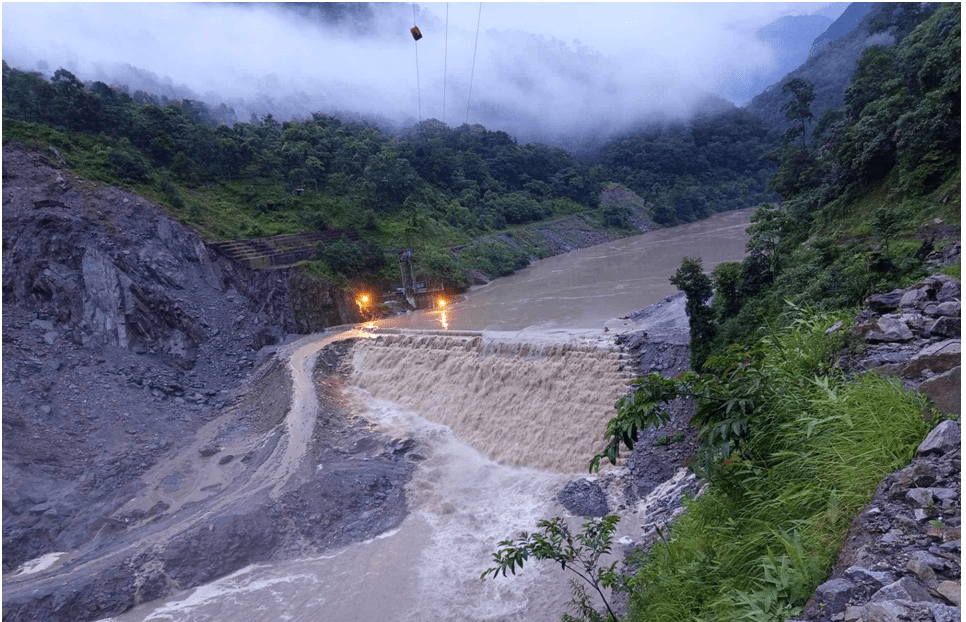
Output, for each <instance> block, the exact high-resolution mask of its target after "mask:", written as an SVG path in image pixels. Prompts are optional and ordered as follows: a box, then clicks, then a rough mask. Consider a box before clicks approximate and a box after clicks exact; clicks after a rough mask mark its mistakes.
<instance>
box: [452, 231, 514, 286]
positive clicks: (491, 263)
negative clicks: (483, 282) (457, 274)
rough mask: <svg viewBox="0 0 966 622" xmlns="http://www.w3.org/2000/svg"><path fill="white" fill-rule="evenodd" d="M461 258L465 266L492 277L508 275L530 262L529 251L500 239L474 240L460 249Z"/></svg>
mask: <svg viewBox="0 0 966 622" xmlns="http://www.w3.org/2000/svg"><path fill="white" fill-rule="evenodd" d="M459 259H460V263H461V264H462V265H463V266H464V267H465V268H468V269H470V268H471V269H475V270H479V271H480V272H483V273H484V274H487V275H489V276H491V277H497V276H506V275H508V274H511V273H513V272H514V271H515V270H519V269H521V268H526V267H527V265H529V263H530V258H529V256H528V255H527V253H525V252H524V251H521V250H517V249H514V248H512V247H511V246H510V245H508V244H506V243H504V242H501V241H499V240H480V241H478V242H474V243H473V244H471V245H470V246H468V247H466V248H464V249H463V250H462V251H460V254H459Z"/></svg>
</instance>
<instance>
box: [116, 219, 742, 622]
mask: <svg viewBox="0 0 966 622" xmlns="http://www.w3.org/2000/svg"><path fill="white" fill-rule="evenodd" d="M750 213H751V211H750V210H744V211H741V212H733V213H729V214H722V215H718V216H715V217H713V218H711V219H708V220H706V221H702V222H700V223H694V224H691V225H685V226H681V227H676V228H673V229H666V230H661V231H655V232H652V233H649V234H646V235H643V236H638V237H636V238H629V239H625V240H619V241H617V242H613V243H610V244H604V245H600V246H597V247H593V248H589V249H584V250H580V251H575V252H573V253H570V254H568V255H563V256H559V257H554V258H550V259H547V260H544V261H540V262H535V263H534V264H533V265H532V266H531V267H529V268H527V269H526V270H523V271H520V272H519V273H517V274H515V275H512V276H510V277H508V278H506V279H500V280H497V281H495V282H493V283H491V284H489V285H487V286H484V287H483V288H479V289H476V290H474V291H471V292H470V293H469V294H468V295H467V297H466V300H465V301H463V302H461V303H458V304H456V305H454V306H451V307H448V308H447V309H446V310H445V311H430V312H422V313H414V314H410V315H407V316H403V317H399V318H393V319H391V320H388V321H383V322H380V323H378V326H379V327H380V328H399V327H403V328H406V327H409V328H421V329H428V328H432V329H437V330H450V331H453V330H456V329H459V330H462V331H466V330H474V331H483V332H482V333H480V334H478V335H473V334H470V335H464V336H456V335H439V334H432V335H429V334H406V333H405V332H402V333H401V334H393V335H381V336H375V335H374V336H373V338H372V339H368V340H364V341H361V342H359V343H358V344H357V345H356V346H355V347H354V352H353V356H352V370H351V371H350V374H349V379H350V380H349V384H350V385H351V386H350V388H349V389H348V391H347V393H348V394H347V399H348V400H349V402H350V403H351V404H352V405H353V406H352V409H351V410H352V411H353V413H356V414H360V415H362V416H364V417H366V419H367V420H368V421H370V423H371V425H372V426H373V427H374V428H376V429H378V430H381V431H384V432H385V433H386V434H388V435H390V436H392V437H395V438H400V439H413V440H414V441H415V447H414V449H413V450H412V452H413V453H415V454H417V455H418V456H419V458H420V460H419V462H418V466H417V468H416V470H415V474H414V475H413V478H412V480H411V481H410V482H409V484H408V485H407V488H406V495H407V500H408V504H409V510H410V514H409V516H408V517H407V518H406V519H405V521H403V523H402V525H400V526H399V527H398V528H397V529H395V530H392V531H390V532H387V533H384V534H382V535H380V536H379V537H377V538H374V539H372V540H370V541H368V542H362V543H357V544H353V545H350V546H348V547H346V548H344V549H341V550H335V551H330V552H328V553H326V554H324V555H319V556H315V557H309V558H302V559H295V560H289V561H285V562H278V563H265V564H256V565H253V566H249V567H247V568H244V569H242V570H239V571H237V572H235V573H233V574H232V575H230V576H228V577H224V578H222V579H220V580H217V581H214V582H212V583H209V584H207V585H204V586H201V587H198V588H195V589H192V590H186V591H184V592H181V593H177V594H174V595H173V596H171V597H168V598H165V599H163V600H161V601H155V602H151V603H146V604H143V605H140V606H138V607H135V608H134V609H132V610H130V611H128V612H126V613H125V614H123V615H120V616H117V617H116V618H111V619H112V620H120V621H148V620H156V621H170V622H174V621H180V622H188V621H191V622H202V621H208V620H211V621H215V620H218V621H222V620H253V621H254V620H265V621H272V622H274V621H278V620H291V621H297V622H303V621H305V622H308V621H313V622H318V621H352V620H359V621H372V620H379V621H386V622H389V621H406V622H408V621H417V620H420V621H422V620H467V621H469V620H474V621H479V620H494V621H495V620H508V621H509V620H520V621H523V620H526V621H541V620H548V621H549V620H558V619H559V617H560V614H561V613H563V612H564V611H565V608H566V602H567V600H568V599H569V596H570V587H569V586H568V584H567V580H568V579H569V577H567V576H566V574H564V573H563V572H562V571H561V570H560V569H559V567H556V566H552V565H549V564H544V565H540V564H532V565H528V567H527V568H525V569H524V570H523V571H522V572H518V574H517V576H516V577H508V578H506V579H504V578H500V579H498V580H487V581H485V582H483V581H480V578H479V577H480V574H481V572H482V571H483V570H484V569H485V568H486V567H487V566H488V565H489V563H490V561H491V559H490V558H491V555H492V553H493V551H494V550H495V548H496V544H497V542H498V541H499V540H501V539H504V538H507V537H509V536H513V535H515V534H517V533H518V532H520V531H522V530H529V531H532V530H533V529H534V527H535V525H536V523H537V521H538V520H540V519H542V518H549V517H552V516H555V515H565V514H566V510H564V509H563V508H562V507H561V506H560V505H559V504H558V502H557V500H556V494H557V492H558V491H559V490H560V488H561V486H562V485H563V484H564V483H565V482H567V481H569V480H570V479H573V478H574V477H575V476H578V475H582V474H585V473H586V468H587V463H588V462H589V459H590V457H591V456H592V455H593V454H594V453H596V452H597V451H599V450H600V449H601V445H602V444H603V432H604V425H605V424H606V421H607V420H608V419H609V418H610V417H611V416H612V414H613V403H614V401H615V400H616V399H617V398H618V397H619V396H620V395H621V394H622V393H623V392H624V391H625V390H626V382H627V380H628V370H627V369H626V368H625V369H622V367H623V366H625V361H624V360H623V359H622V357H621V355H620V354H619V353H618V352H616V351H615V350H613V349H612V348H611V347H610V345H609V344H612V343H613V332H611V333H605V332H604V331H603V328H604V325H605V323H606V322H607V321H608V320H611V319H612V318H615V317H618V316H622V315H625V314H627V313H629V312H631V311H634V310H636V309H640V308H642V307H644V306H647V305H649V304H652V303H655V302H658V301H659V300H661V299H662V298H664V297H665V296H667V295H669V294H672V293H674V291H675V290H674V288H673V286H671V285H670V284H669V283H668V281H667V279H668V277H669V276H670V275H671V274H673V272H674V271H675V270H676V268H677V266H678V265H679V264H680V260H681V258H682V257H683V256H700V257H702V258H703V260H704V266H705V268H706V269H707V270H710V269H711V268H712V267H713V266H714V265H715V264H717V263H720V262H721V261H728V260H738V259H740V258H741V256H742V255H743V252H744V245H745V241H746V239H747V237H746V235H745V233H744V229H745V226H747V224H748V220H749V218H750ZM493 331H503V332H493ZM299 352H300V353H301V354H304V347H302V348H300V350H299ZM301 354H300V355H301ZM305 365H307V363H306V364H305ZM308 367H311V366H310V365H308ZM299 386H300V385H299V383H296V391H298V390H302V391H305V390H308V389H306V388H305V387H302V388H301V389H299ZM295 403H296V404H298V403H301V402H299V396H296V400H295ZM303 432H304V431H303ZM317 468H319V469H324V468H325V464H319V465H317ZM647 507H648V505H647V503H645V504H642V505H641V506H640V507H639V508H631V509H627V510H626V512H627V513H628V515H629V516H630V515H632V514H633V513H634V512H635V511H639V512H646V508H647ZM639 518H640V517H639V516H637V517H636V518H635V519H631V520H627V521H625V523H624V525H623V527H622V529H624V530H633V529H635V528H637V525H638V523H639V521H638V520H636V519H639ZM570 522H571V524H572V525H574V526H577V525H579V523H580V522H581V519H579V518H576V517H573V518H571V519H570ZM625 533H630V532H626V531H625ZM631 535H632V536H633V534H631Z"/></svg>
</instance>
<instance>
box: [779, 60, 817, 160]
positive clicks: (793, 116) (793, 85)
mask: <svg viewBox="0 0 966 622" xmlns="http://www.w3.org/2000/svg"><path fill="white" fill-rule="evenodd" d="M782 92H783V93H791V94H792V99H791V100H789V101H787V102H785V103H784V104H782V110H783V111H784V112H785V118H786V119H788V120H789V121H792V122H796V123H799V124H800V125H801V127H798V128H796V133H799V134H801V137H802V150H804V149H805V148H806V145H805V128H806V124H807V123H808V120H809V119H811V118H812V102H813V101H814V100H815V87H814V86H813V85H812V83H811V82H809V81H808V80H806V79H804V78H793V79H792V80H789V81H788V82H786V83H785V84H784V85H782Z"/></svg>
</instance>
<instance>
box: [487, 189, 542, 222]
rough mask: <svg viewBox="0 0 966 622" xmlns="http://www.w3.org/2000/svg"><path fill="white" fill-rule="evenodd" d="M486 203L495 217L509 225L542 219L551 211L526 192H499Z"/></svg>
mask: <svg viewBox="0 0 966 622" xmlns="http://www.w3.org/2000/svg"><path fill="white" fill-rule="evenodd" d="M488 205H489V207H490V209H491V210H492V211H493V213H494V215H495V217H497V218H499V219H500V221H501V222H504V223H507V224H511V225H515V224H521V223H525V222H532V221H534V220H543V219H544V218H546V217H547V216H550V214H551V213H552V212H551V210H550V209H549V208H547V207H544V206H543V205H541V204H540V203H538V202H537V201H536V200H534V199H533V197H531V196H530V194H529V193H527V192H510V193H507V194H501V195H498V196H496V197H494V199H493V200H492V201H489V203H488Z"/></svg>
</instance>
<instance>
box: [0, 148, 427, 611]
mask: <svg viewBox="0 0 966 622" xmlns="http://www.w3.org/2000/svg"><path fill="white" fill-rule="evenodd" d="M347 308H348V309H349V310H350V311H351V306H349V307H346V305H345V301H344V300H342V299H341V298H340V296H339V295H338V294H335V293H333V292H331V291H329V290H328V289H327V288H326V287H325V286H324V285H323V284H320V283H319V282H315V281H312V280H311V279H307V278H305V277H301V276H299V275H298V274H297V273H296V272H295V271H294V270H285V269H282V270H274V271H270V272H263V273H253V272H250V271H248V270H245V269H243V268H241V267H239V266H237V265H234V264H232V263H231V262H230V261H228V260H227V259H225V258H221V257H218V256H216V255H214V254H213V253H211V252H209V250H208V249H207V248H206V246H205V245H204V243H203V242H202V240H201V239H200V238H199V237H198V236H197V235H196V234H194V233H193V232H191V231H190V230H188V229H187V228H185V227H183V226H182V225H180V224H179V223H177V222H175V221H172V220H171V219H169V218H168V217H167V216H166V215H165V214H164V212H163V211H162V210H161V209H160V208H159V207H157V206H156V205H154V204H152V203H151V202H149V201H147V200H145V199H143V198H142V197H139V196H137V195H135V194H132V193H130V192H127V191H124V190H121V189H118V188H114V187H111V186H107V185H103V184H98V183H94V182H89V181H84V180H81V179H79V178H77V177H75V176H73V175H71V174H69V173H68V172H67V171H65V170H63V169H61V168H58V167H57V166H56V165H55V164H52V163H51V162H50V161H49V160H47V158H46V157H45V156H44V155H43V154H41V153H37V152H28V151H26V150H24V149H21V148H18V147H15V146H10V145H5V146H4V149H3V351H2V352H3V553H4V554H3V570H4V579H3V615H4V620H5V621H10V620H70V621H72V622H77V621H82V620H91V619H97V618H102V617H105V616H107V615H109V614H112V613H118V612H120V611H123V610H125V609H127V608H129V607H130V606H132V605H133V604H136V603H138V602H143V601H146V600H150V599H154V598H158V597H160V596H163V595H164V594H167V593H169V592H171V591H172V590H176V589H184V588H187V587H190V586H194V585H198V584H199V583H202V582H205V581H208V580H210V579H212V578H214V577H217V576H221V575H224V574H225V573H228V572H231V571H233V570H235V569H237V568H240V567H242V566H244V565H247V564H249V563H251V562H253V561H258V560H266V559H279V558H285V557H291V556H293V555H299V554H305V553H307V552H313V551H317V550H323V549H325V548H328V547H331V546H336V545H341V544H346V543H348V542H352V541H356V540H359V539H365V538H369V537H372V536H373V535H375V534H377V533H380V532H381V531H383V530H385V529H387V528H390V527H392V526H394V525H396V524H398V522H399V521H401V520H402V517H403V516H404V514H405V500H404V498H403V494H402V484H403V483H404V482H405V481H406V480H407V479H408V477H409V473H410V472H411V465H410V462H409V461H408V459H407V458H406V456H405V454H404V452H396V451H392V452H387V451H386V450H385V447H386V445H387V443H388V442H389V440H390V439H381V438H378V437H375V438H373V437H372V434H371V433H369V432H367V431H366V430H365V429H364V428H363V426H362V423H361V422H354V421H353V420H352V419H351V417H349V416H348V413H347V411H346V407H345V406H344V405H343V404H342V403H341V402H340V400H339V398H338V395H339V392H338V390H337V388H338V384H339V383H340V382H341V380H340V376H339V374H338V373H336V372H335V371H334V369H335V367H333V366H332V365H329V366H328V367H326V366H325V365H322V363H320V367H317V368H315V367H313V365H314V364H313V361H314V360H315V356H316V352H317V351H318V350H319V348H320V347H322V346H323V345H324V344H323V341H322V340H321V339H322V338H321V337H316V338H314V339H310V340H309V342H308V343H307V344H302V345H301V346H298V347H296V346H297V344H291V345H285V346H281V345H278V344H279V343H280V342H282V341H285V340H286V335H287V334H288V333H309V332H312V331H314V330H318V329H320V328H321V327H323V326H326V325H331V324H339V323H344V322H345V321H346V320H348V319H350V316H349V315H348V313H347V312H346V311H345V310H346V309H347ZM331 341H332V338H328V339H327V340H326V343H327V342H331ZM279 348H280V350H279ZM299 348H301V349H299ZM275 350H279V353H278V355H277V356H276V355H275V352H274V351H275ZM347 350H348V347H347V346H345V345H342V346H340V345H339V344H336V343H330V344H329V345H328V346H326V347H325V348H324V349H323V352H325V353H327V354H325V355H323V356H321V357H319V358H320V360H321V361H325V360H329V359H333V358H334V359H336V360H337V359H339V358H341V357H342V356H344V355H345V353H346V351H347ZM296 357H298V358H297V361H296ZM329 362H330V363H332V360H329ZM313 370H314V371H313ZM316 392H318V394H319V396H318V398H317V399H314V396H315V393H316ZM293 394H294V397H295V399H293ZM309 398H313V399H314V401H313V399H309ZM306 399H309V401H308V402H306V401H305V400H306ZM298 404H304V405H303V406H298V408H297V407H296V406H297V405H298ZM296 411H297V412H298V413H301V416H302V419H300V420H298V421H295V420H293V412H296ZM293 430H294V431H295V432H296V433H297V434H296V435H293V434H292V432H293ZM296 436H297V438H296ZM365 439H368V440H365ZM360 443H361V444H360ZM358 447H364V448H365V450H364V451H358V450H357V448H358ZM320 461H324V462H325V463H326V465H327V467H328V468H327V469H325V470H324V471H320V470H316V469H315V468H314V467H315V465H316V464H317V463H318V462H320ZM275 466H280V467H281V468H279V469H275V468H274V467H275ZM267 472H272V473H281V474H282V475H283V476H284V477H282V476H279V477H275V478H274V479H268V481H264V480H265V479H266V478H264V477H263V476H264V474H265V473H267ZM263 484H264V485H263ZM373 490H375V491H378V492H380V493H381V494H380V495H378V496H373V494H372V491H373ZM30 560H34V562H33V563H31V564H29V565H27V566H24V564H25V562H28V561H30Z"/></svg>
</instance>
